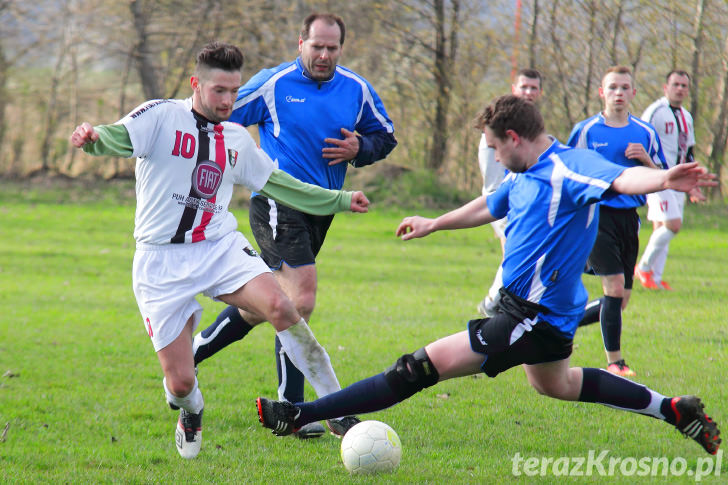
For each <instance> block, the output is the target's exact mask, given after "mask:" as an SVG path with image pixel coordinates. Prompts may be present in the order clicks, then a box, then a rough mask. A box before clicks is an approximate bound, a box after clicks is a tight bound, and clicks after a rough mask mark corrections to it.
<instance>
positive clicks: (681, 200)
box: [647, 189, 685, 222]
mask: <svg viewBox="0 0 728 485" xmlns="http://www.w3.org/2000/svg"><path fill="white" fill-rule="evenodd" d="M647 205H648V207H649V208H648V210H647V219H648V220H650V221H653V222H665V221H671V220H673V219H680V220H681V221H682V218H683V210H684V209H685V194H684V193H683V192H678V191H676V190H670V189H667V190H663V191H661V192H655V193H652V194H647Z"/></svg>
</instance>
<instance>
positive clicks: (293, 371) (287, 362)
mask: <svg viewBox="0 0 728 485" xmlns="http://www.w3.org/2000/svg"><path fill="white" fill-rule="evenodd" d="M275 345H276V370H277V371H278V399H279V400H281V401H290V402H299V401H303V381H304V377H303V374H301V371H300V370H298V369H297V368H296V366H295V365H293V362H291V359H289V358H288V356H287V355H286V353H285V352H284V351H283V347H282V346H281V340H280V339H279V338H278V337H277V336H276V343H275Z"/></svg>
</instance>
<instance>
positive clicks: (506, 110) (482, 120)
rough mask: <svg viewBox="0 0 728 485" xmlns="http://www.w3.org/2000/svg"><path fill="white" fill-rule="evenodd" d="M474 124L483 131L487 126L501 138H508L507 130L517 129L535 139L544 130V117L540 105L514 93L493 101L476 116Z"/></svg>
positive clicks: (524, 136) (518, 131)
mask: <svg viewBox="0 0 728 485" xmlns="http://www.w3.org/2000/svg"><path fill="white" fill-rule="evenodd" d="M474 125H475V127H476V128H477V129H479V130H481V131H482V130H483V128H485V127H486V126H487V127H488V128H490V129H491V131H492V132H493V134H494V135H495V136H497V137H498V138H500V139H501V140H503V139H505V138H506V131H507V130H513V131H515V132H516V133H518V136H520V137H522V138H525V139H527V140H535V139H536V137H537V136H538V135H540V134H541V133H543V132H544V124H543V117H542V116H541V113H540V112H539V110H538V107H537V106H536V105H535V104H534V103H532V102H531V101H528V100H526V99H523V98H520V97H518V96H514V95H512V94H508V95H505V96H500V97H497V98H495V99H494V100H493V101H491V103H490V104H489V105H488V106H486V107H485V109H483V111H482V112H481V113H480V114H479V115H478V117H477V118H475V122H474Z"/></svg>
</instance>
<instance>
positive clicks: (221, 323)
mask: <svg viewBox="0 0 728 485" xmlns="http://www.w3.org/2000/svg"><path fill="white" fill-rule="evenodd" d="M252 328H253V327H251V326H250V324H249V323H248V322H246V321H245V319H244V318H243V317H242V315H240V312H239V311H238V309H237V307H234V306H229V307H227V308H226V309H224V310H223V311H222V312H220V314H219V315H218V316H217V318H216V319H215V321H214V322H213V323H212V325H210V326H209V327H207V328H206V329H205V330H203V331H202V332H200V333H198V334H197V335H195V338H194V341H193V342H192V351H193V352H194V353H195V365H197V364H199V363H200V362H202V361H203V360H205V359H207V358H208V357H210V356H211V355H214V354H216V353H217V352H218V351H220V350H222V349H223V348H225V347H227V346H228V345H230V344H231V343H233V342H236V341H238V340H240V339H241V338H243V337H245V336H246V335H247V334H248V332H250V330H251V329H252Z"/></svg>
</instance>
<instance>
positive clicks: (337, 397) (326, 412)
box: [295, 373, 399, 426]
mask: <svg viewBox="0 0 728 485" xmlns="http://www.w3.org/2000/svg"><path fill="white" fill-rule="evenodd" d="M398 402H399V398H398V397H397V394H396V393H395V392H394V391H393V390H392V388H391V387H389V384H388V383H387V379H386V377H384V373H381V374H377V375H375V376H372V377H368V378H366V379H363V380H361V381H359V382H355V383H354V384H352V385H350V386H349V387H345V388H344V389H342V390H340V391H338V392H334V393H332V394H329V395H327V396H324V397H322V398H319V399H317V400H316V401H312V402H297V403H295V404H296V406H298V407H299V408H300V409H301V414H300V415H299V417H298V419H297V420H296V425H299V426H300V425H303V424H306V423H310V422H313V421H321V420H324V419H332V418H338V417H341V416H352V415H355V414H364V413H372V412H374V411H380V410H382V409H386V408H388V407H390V406H394V405H395V404H397V403H398Z"/></svg>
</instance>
